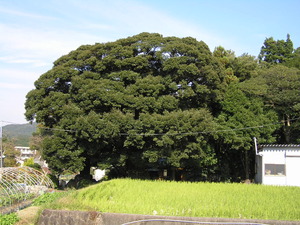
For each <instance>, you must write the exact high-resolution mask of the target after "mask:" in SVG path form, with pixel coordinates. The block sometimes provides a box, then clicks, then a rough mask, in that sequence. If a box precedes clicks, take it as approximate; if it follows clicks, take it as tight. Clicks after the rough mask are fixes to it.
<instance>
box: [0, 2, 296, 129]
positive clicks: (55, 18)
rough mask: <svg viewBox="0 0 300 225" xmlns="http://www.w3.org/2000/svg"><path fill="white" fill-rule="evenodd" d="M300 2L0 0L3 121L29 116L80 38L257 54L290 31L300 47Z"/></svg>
mask: <svg viewBox="0 0 300 225" xmlns="http://www.w3.org/2000/svg"><path fill="white" fill-rule="evenodd" d="M299 9H300V1H299V0H285V1H282V0H264V1H262V0H47V1H40V0H10V1H7V0H0V123H1V124H2V125H6V124H10V123H19V124H23V123H27V121H26V120H25V116H24V113H25V108H24V103H25V100H26V94H27V93H28V92H29V91H30V90H32V89H34V82H35V81H36V80H37V79H38V78H39V76H40V75H42V74H43V73H45V72H47V71H48V70H50V69H51V68H52V66H53V62H54V61H55V60H57V59H58V58H59V57H61V56H63V55H66V54H68V53H69V52H70V51H72V50H75V49H77V48H78V47H79V46H81V45H84V44H95V43H105V42H110V41H115V40H117V39H120V38H126V37H129V36H133V35H136V34H139V33H141V32H151V33H152V32H153V33H160V34H162V35H163V36H176V37H188V36H190V37H194V38H196V39H197V40H199V41H200V40H202V41H204V42H205V43H206V44H207V45H208V46H209V48H210V50H211V51H213V50H214V49H215V47H217V46H223V47H224V48H225V49H227V50H232V51H234V52H235V54H236V56H240V55H242V54H243V53H248V54H250V55H253V56H258V54H259V52H260V48H261V46H262V45H263V42H264V40H265V39H266V38H269V37H273V38H274V39H275V40H286V36H287V34H288V33H289V34H290V36H291V40H292V41H293V43H294V48H298V47H300V29H299V21H300V13H299Z"/></svg>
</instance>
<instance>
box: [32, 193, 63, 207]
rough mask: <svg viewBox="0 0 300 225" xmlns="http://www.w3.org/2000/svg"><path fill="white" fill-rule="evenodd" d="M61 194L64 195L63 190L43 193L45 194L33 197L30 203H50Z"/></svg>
mask: <svg viewBox="0 0 300 225" xmlns="http://www.w3.org/2000/svg"><path fill="white" fill-rule="evenodd" d="M63 195H65V193H64V192H51V193H45V194H42V195H40V196H39V197H37V198H35V199H34V200H33V203H32V205H33V206H41V205H44V204H51V203H52V202H54V201H55V200H57V199H58V198H60V197H62V196H63Z"/></svg>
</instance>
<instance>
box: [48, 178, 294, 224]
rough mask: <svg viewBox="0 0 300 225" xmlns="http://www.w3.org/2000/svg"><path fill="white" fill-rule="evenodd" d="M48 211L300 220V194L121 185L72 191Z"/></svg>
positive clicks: (255, 188)
mask: <svg viewBox="0 0 300 225" xmlns="http://www.w3.org/2000/svg"><path fill="white" fill-rule="evenodd" d="M47 207H48V208H49V207H50V208H52V209H68V210H96V211H101V212H111V213H132V214H147V215H165V216H189V217H223V218H246V219H271V220H300V188H299V187H283V186H264V185H257V184H239V183H205V182H199V183H189V182H173V181H148V180H132V179H115V180H110V181H105V182H101V183H99V184H96V185H93V186H90V187H87V188H84V189H81V190H77V191H71V192H70V193H69V194H68V195H66V196H64V197H62V198H60V199H59V200H57V201H55V202H54V203H51V205H49V206H47Z"/></svg>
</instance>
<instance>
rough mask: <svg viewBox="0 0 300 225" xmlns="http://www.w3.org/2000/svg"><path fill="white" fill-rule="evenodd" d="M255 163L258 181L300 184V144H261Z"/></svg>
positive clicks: (272, 183)
mask: <svg viewBox="0 0 300 225" xmlns="http://www.w3.org/2000/svg"><path fill="white" fill-rule="evenodd" d="M255 163H256V174H255V182H256V183H261V184H267V185H289V186H300V145H260V146H259V147H258V149H257V151H256V159H255Z"/></svg>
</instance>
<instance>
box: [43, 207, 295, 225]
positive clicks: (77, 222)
mask: <svg viewBox="0 0 300 225" xmlns="http://www.w3.org/2000/svg"><path fill="white" fill-rule="evenodd" d="M38 224H39V225H61V224H64V225H96V224H97V225H131V224H132V225H193V224H227V225H229V224H244V225H245V224H249V225H250V224H270V225H271V224H274V225H277V224H283V225H300V221H275V220H247V219H228V218H199V217H169V216H148V215H136V214H119V213H100V212H95V211H87V212H83V211H65V210H49V209H46V210H44V211H43V212H42V214H41V216H40V218H39V221H38Z"/></svg>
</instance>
